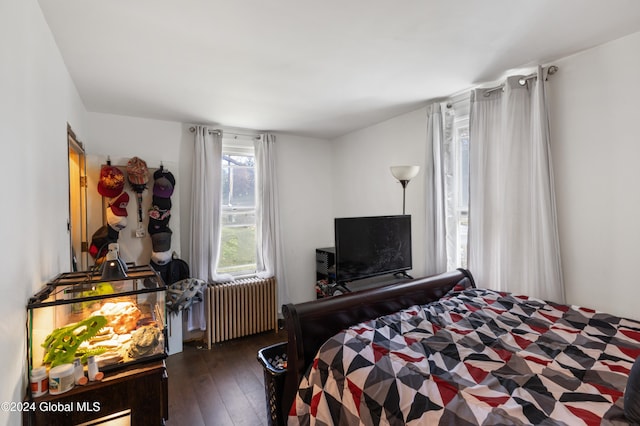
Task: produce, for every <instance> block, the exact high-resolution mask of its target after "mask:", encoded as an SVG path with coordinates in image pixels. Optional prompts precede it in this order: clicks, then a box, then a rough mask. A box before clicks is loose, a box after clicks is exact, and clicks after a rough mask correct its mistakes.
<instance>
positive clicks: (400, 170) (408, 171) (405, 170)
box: [391, 166, 420, 215]
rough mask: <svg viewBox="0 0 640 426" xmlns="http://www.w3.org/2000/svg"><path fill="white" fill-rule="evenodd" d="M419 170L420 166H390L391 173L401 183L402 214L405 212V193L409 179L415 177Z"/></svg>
mask: <svg viewBox="0 0 640 426" xmlns="http://www.w3.org/2000/svg"><path fill="white" fill-rule="evenodd" d="M419 171H420V166H391V174H392V175H393V177H395V178H396V179H398V181H400V185H402V214H403V215H404V214H405V193H406V190H407V185H408V184H409V181H410V180H411V179H413V178H414V177H416V175H417V174H418V172H419Z"/></svg>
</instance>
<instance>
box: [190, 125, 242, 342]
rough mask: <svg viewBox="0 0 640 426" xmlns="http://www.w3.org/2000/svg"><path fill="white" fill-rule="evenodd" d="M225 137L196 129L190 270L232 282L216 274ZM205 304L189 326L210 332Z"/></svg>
mask: <svg viewBox="0 0 640 426" xmlns="http://www.w3.org/2000/svg"><path fill="white" fill-rule="evenodd" d="M221 175H222V136H221V135H220V134H219V132H217V131H211V130H210V129H209V128H208V127H207V126H196V130H195V141H194V149H193V169H192V175H191V190H192V191H193V194H192V197H191V209H190V213H191V229H190V237H191V238H190V244H191V246H190V250H189V267H190V269H191V271H190V272H191V276H192V277H193V278H198V279H201V280H204V281H206V282H209V283H211V282H220V281H230V280H232V279H233V277H231V276H230V275H229V276H226V275H224V276H221V275H218V274H216V267H217V265H218V257H219V249H220V200H221V196H222V195H221V194H222V183H221V179H222V178H221ZM206 326H207V324H206V315H205V309H204V306H203V304H202V303H195V304H193V305H192V306H191V309H189V311H188V315H187V327H188V329H189V330H190V331H191V330H205V329H206Z"/></svg>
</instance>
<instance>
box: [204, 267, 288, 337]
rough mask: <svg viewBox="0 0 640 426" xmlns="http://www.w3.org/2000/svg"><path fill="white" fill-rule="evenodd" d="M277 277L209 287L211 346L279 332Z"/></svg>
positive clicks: (207, 299) (207, 300)
mask: <svg viewBox="0 0 640 426" xmlns="http://www.w3.org/2000/svg"><path fill="white" fill-rule="evenodd" d="M276 300H277V298H276V279H275V278H267V279H261V278H246V279H240V280H237V281H232V282H229V283H215V284H209V285H208V286H207V288H206V291H205V303H206V305H205V306H206V309H207V311H206V313H207V331H206V333H205V336H206V341H207V347H208V348H209V349H211V345H212V344H214V343H219V342H224V341H225V340H230V339H235V338H236V337H243V336H248V335H250V334H256V333H260V332H263V331H267V330H274V331H276V332H277V331H278V308H277V302H276Z"/></svg>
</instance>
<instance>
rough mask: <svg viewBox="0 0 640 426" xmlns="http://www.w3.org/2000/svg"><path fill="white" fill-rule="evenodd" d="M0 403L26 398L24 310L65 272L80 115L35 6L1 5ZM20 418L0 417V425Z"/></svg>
mask: <svg viewBox="0 0 640 426" xmlns="http://www.w3.org/2000/svg"><path fill="white" fill-rule="evenodd" d="M0 57H1V58H2V60H1V62H0V93H2V95H1V96H0V143H1V144H2V145H1V146H2V151H3V155H2V156H0V170H2V176H3V185H2V197H3V200H4V201H3V203H2V213H1V217H2V220H0V235H2V244H1V245H0V259H1V260H0V268H1V270H2V274H3V275H2V279H1V280H0V294H1V297H0V312H2V317H3V320H2V321H1V322H0V336H1V339H2V345H3V350H2V351H0V375H1V376H2V378H3V379H2V381H1V383H0V401H14V402H17V401H21V400H22V398H23V397H24V394H25V390H26V371H27V363H26V361H27V354H26V344H27V343H26V342H27V336H26V327H25V323H26V304H27V301H28V299H29V297H30V296H31V295H33V294H34V293H35V292H36V291H37V290H38V289H39V288H40V287H41V286H42V285H43V284H45V283H46V282H47V281H48V280H49V279H51V278H53V277H55V276H56V275H57V274H58V273H60V272H64V271H68V270H70V264H71V263H70V255H69V253H70V243H69V233H68V232H67V220H68V218H69V199H68V185H69V183H68V176H67V170H68V167H67V129H66V126H67V122H68V123H70V124H71V126H72V127H73V129H74V130H75V131H76V133H77V134H78V137H80V138H82V136H83V134H84V121H85V110H84V107H83V105H82V102H81V100H80V98H79V96H78V93H77V91H76V89H75V87H74V85H73V83H72V81H71V78H70V76H69V74H68V72H67V69H66V67H65V65H64V63H63V61H62V58H61V56H60V54H59V51H58V49H57V47H56V45H55V42H54V40H53V37H52V35H51V33H50V31H49V27H48V26H47V25H46V23H45V21H44V18H43V16H42V13H41V11H40V7H39V6H38V4H37V2H36V1H35V0H8V1H2V2H0ZM20 422H21V415H20V413H16V412H6V411H4V410H2V411H0V424H3V425H4V424H11V425H16V424H20Z"/></svg>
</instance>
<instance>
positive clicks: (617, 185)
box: [548, 33, 640, 319]
mask: <svg viewBox="0 0 640 426" xmlns="http://www.w3.org/2000/svg"><path fill="white" fill-rule="evenodd" d="M637 52H640V33H636V34H633V35H630V36H627V37H625V38H622V39H619V40H617V41H614V42H611V43H608V44H605V45H602V46H600V47H596V48H593V49H590V50H587V51H585V52H582V53H580V54H577V55H573V56H570V57H567V58H564V59H562V60H559V61H555V62H554V63H555V64H557V65H558V66H559V68H560V69H559V72H558V73H557V74H555V75H554V76H553V77H551V78H550V79H549V86H550V88H549V91H548V93H549V105H550V109H551V113H552V114H551V133H552V134H551V136H552V143H553V148H552V153H553V160H554V172H555V181H556V196H557V205H558V216H559V217H558V220H559V231H560V244H561V252H562V261H563V269H564V280H565V286H566V292H567V301H568V302H570V303H574V304H579V305H583V306H589V307H593V308H596V309H599V310H603V311H606V312H609V313H613V314H618V315H623V316H628V317H632V318H636V319H640V310H639V309H638V300H640V278H639V277H638V275H637V272H636V270H635V266H636V264H637V263H638V261H639V259H640V249H639V248H638V241H639V240H640V221H639V220H638V219H637V216H638V212H639V211H640V190H639V189H638V183H640V167H638V158H639V157H640V143H639V142H638V125H637V123H638V119H639V118H640V106H639V102H640V101H639V100H640V84H639V83H638V78H637V77H638V70H639V69H640V55H638V53H637Z"/></svg>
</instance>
